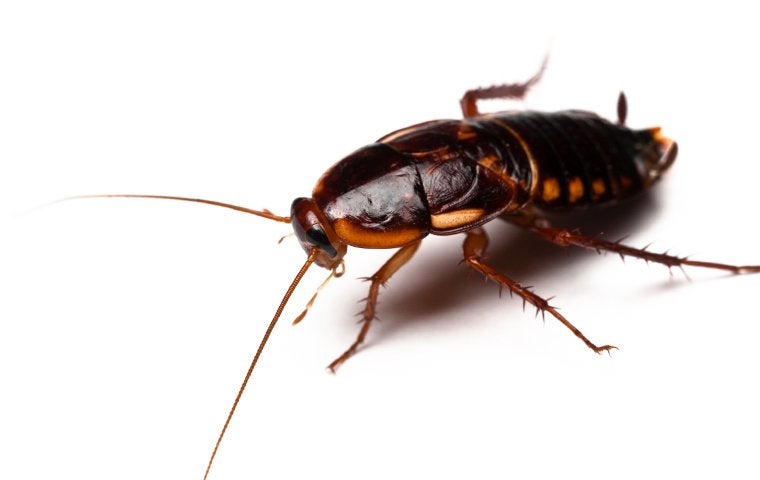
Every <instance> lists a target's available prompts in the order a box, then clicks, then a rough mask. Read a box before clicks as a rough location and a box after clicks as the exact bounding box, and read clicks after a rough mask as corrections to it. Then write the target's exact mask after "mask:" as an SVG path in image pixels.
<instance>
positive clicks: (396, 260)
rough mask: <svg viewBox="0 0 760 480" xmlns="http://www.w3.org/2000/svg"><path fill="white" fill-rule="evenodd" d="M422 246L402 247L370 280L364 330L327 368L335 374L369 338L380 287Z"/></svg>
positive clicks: (364, 314)
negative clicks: (366, 338)
mask: <svg viewBox="0 0 760 480" xmlns="http://www.w3.org/2000/svg"><path fill="white" fill-rule="evenodd" d="M419 246H420V242H419V241H417V242H414V243H412V244H409V245H406V246H405V247H401V248H400V249H398V250H397V251H396V253H394V254H393V256H392V257H391V258H389V259H388V261H387V262H385V263H384V264H383V266H382V267H380V269H379V270H378V271H377V272H375V274H374V275H372V276H371V277H369V278H368V280H369V281H370V285H369V294H368V295H367V302H366V304H365V306H364V312H362V328H361V330H359V335H358V336H357V337H356V340H355V341H354V343H352V344H351V346H350V347H348V349H347V350H346V351H345V352H343V354H342V355H341V356H339V357H338V358H336V359H335V360H333V362H332V363H331V364H330V365H328V366H327V368H329V369H330V370H331V371H332V372H333V373H335V369H336V368H338V367H339V366H340V365H341V364H342V363H343V362H345V361H346V360H348V358H349V357H351V355H353V354H354V353H356V350H357V349H358V348H359V345H361V344H362V342H364V338H365V337H366V336H367V332H368V331H369V326H370V324H371V323H372V320H374V319H375V307H376V306H377V295H378V293H380V286H381V285H385V282H387V281H388V279H390V278H391V277H392V276H393V274H394V273H396V272H397V271H398V269H399V268H401V267H402V266H403V265H404V264H405V263H406V262H408V261H409V259H411V258H412V256H413V255H414V252H416V251H417V247H419Z"/></svg>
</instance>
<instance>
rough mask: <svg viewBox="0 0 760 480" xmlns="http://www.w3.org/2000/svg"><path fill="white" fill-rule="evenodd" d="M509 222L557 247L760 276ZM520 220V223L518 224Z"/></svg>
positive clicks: (541, 223) (542, 225) (750, 268)
mask: <svg viewBox="0 0 760 480" xmlns="http://www.w3.org/2000/svg"><path fill="white" fill-rule="evenodd" d="M505 218H507V219H508V220H510V221H512V222H513V223H515V224H517V225H520V226H522V227H525V228H527V229H528V230H530V231H531V232H534V233H536V234H538V235H539V236H540V237H541V238H543V239H545V240H548V241H550V242H552V243H554V244H557V245H560V246H563V247H566V246H568V245H575V246H576V247H582V248H587V249H589V250H596V251H597V252H601V251H607V252H613V253H617V254H618V255H620V258H623V257H634V258H640V259H642V260H644V261H647V262H654V263H660V264H662V265H665V266H666V267H668V268H673V267H678V268H683V266H684V265H688V266H691V267H702V268H712V269H715V270H725V271H728V272H731V273H733V274H744V273H757V272H760V265H728V264H725V263H716V262H703V261H700V260H692V259H690V258H688V257H676V256H674V255H668V254H667V253H656V252H650V251H649V250H647V249H646V247H644V248H635V247H630V246H628V245H623V244H622V243H620V242H610V241H607V240H602V239H599V238H595V237H590V236H587V235H583V234H581V233H579V232H577V231H572V230H567V229H564V228H556V227H550V226H548V222H547V221H546V220H544V219H539V218H536V219H534V221H533V222H532V224H527V222H526V221H525V217H523V218H521V219H514V218H512V217H511V216H506V217H505ZM515 220H517V221H515Z"/></svg>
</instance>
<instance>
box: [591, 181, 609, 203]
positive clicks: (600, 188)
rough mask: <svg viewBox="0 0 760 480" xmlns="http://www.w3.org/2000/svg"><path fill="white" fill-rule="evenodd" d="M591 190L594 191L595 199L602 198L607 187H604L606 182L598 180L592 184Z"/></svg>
mask: <svg viewBox="0 0 760 480" xmlns="http://www.w3.org/2000/svg"><path fill="white" fill-rule="evenodd" d="M591 189H592V190H593V191H594V199H597V198H599V197H601V196H602V194H603V193H604V191H605V190H607V187H605V186H604V180H602V179H601V178H597V179H596V180H594V181H593V182H591Z"/></svg>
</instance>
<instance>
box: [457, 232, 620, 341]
mask: <svg viewBox="0 0 760 480" xmlns="http://www.w3.org/2000/svg"><path fill="white" fill-rule="evenodd" d="M465 234H466V235H467V237H466V238H465V241H464V245H463V250H464V262H465V263H466V264H467V266H469V267H470V268H472V269H474V270H476V271H478V272H480V273H482V274H483V275H485V277H486V278H488V279H489V280H493V281H494V282H496V283H498V284H499V285H500V286H502V287H506V288H508V289H509V291H510V292H512V293H515V294H517V295H519V296H520V297H522V299H523V301H524V302H527V303H530V304H531V305H533V306H534V307H536V308H537V309H538V311H540V312H541V314H542V315H543V314H544V313H545V312H549V314H550V315H551V316H553V317H554V318H556V319H557V320H559V321H560V322H561V323H562V325H564V326H565V327H567V328H568V329H570V331H571V332H573V334H574V335H575V336H576V337H578V338H580V339H581V341H582V342H583V343H585V344H586V346H587V347H588V348H590V349H591V350H593V351H594V352H596V353H602V352H609V351H610V350H612V349H616V348H617V347H614V346H612V345H602V346H601V347H597V346H596V345H595V344H594V343H592V342H591V340H589V339H588V338H586V336H585V335H584V334H583V333H582V332H581V331H580V330H578V329H577V328H576V327H575V325H573V324H572V323H570V321H569V320H568V319H566V318H565V317H564V316H562V314H560V313H559V312H558V311H557V309H556V308H554V307H553V306H551V305H549V301H548V300H546V299H545V298H542V297H539V296H538V295H536V294H535V293H533V292H532V291H530V290H529V287H523V286H522V285H520V284H519V283H517V282H515V281H514V280H512V279H511V278H509V277H507V276H506V275H504V274H503V273H500V272H498V271H497V270H495V269H494V268H493V267H491V266H489V265H487V264H485V263H483V255H484V254H485V251H486V247H487V246H488V237H487V236H486V233H485V231H484V230H483V229H482V228H476V229H473V230H470V231H468V232H465Z"/></svg>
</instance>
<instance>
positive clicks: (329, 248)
mask: <svg viewBox="0 0 760 480" xmlns="http://www.w3.org/2000/svg"><path fill="white" fill-rule="evenodd" d="M290 223H291V225H292V226H293V231H294V232H295V234H296V237H297V238H298V241H299V242H300V243H301V247H303V249H304V251H305V252H306V253H307V254H308V253H310V252H311V251H312V250H313V249H317V252H318V255H317V258H316V260H315V262H316V263H317V265H319V266H320V267H324V268H328V269H334V268H336V267H337V266H338V264H340V262H341V260H342V259H343V255H345V254H346V244H345V243H343V242H342V241H341V240H340V239H339V238H338V236H337V235H336V234H335V231H334V230H333V228H332V227H331V226H330V223H329V222H328V221H327V219H326V218H325V216H324V214H323V213H322V211H321V210H320V209H319V207H318V206H317V204H316V202H314V200H313V199H311V198H303V197H301V198H296V199H295V200H293V205H292V206H291V207H290Z"/></svg>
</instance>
